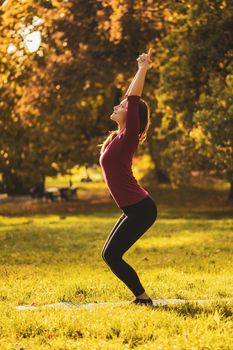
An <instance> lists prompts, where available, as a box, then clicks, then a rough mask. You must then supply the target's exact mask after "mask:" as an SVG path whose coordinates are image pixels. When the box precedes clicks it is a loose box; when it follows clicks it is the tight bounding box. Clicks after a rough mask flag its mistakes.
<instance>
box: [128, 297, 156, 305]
mask: <svg viewBox="0 0 233 350" xmlns="http://www.w3.org/2000/svg"><path fill="white" fill-rule="evenodd" d="M131 304H139V305H153V300H152V299H151V298H149V299H140V298H135V299H134V300H132V301H131Z"/></svg>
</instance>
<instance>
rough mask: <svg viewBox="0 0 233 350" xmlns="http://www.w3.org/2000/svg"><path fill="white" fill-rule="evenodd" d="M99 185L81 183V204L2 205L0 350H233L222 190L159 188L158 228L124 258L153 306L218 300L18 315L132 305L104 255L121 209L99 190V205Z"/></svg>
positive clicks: (229, 229)
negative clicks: (65, 304)
mask: <svg viewBox="0 0 233 350" xmlns="http://www.w3.org/2000/svg"><path fill="white" fill-rule="evenodd" d="M88 186H89V187H88ZM94 186H95V185H94V184H80V189H81V192H80V193H82V195H83V197H82V198H80V200H79V201H75V202H73V203H52V204H47V203H34V204H33V205H29V204H27V203H25V204H23V203H17V204H12V203H6V204H2V205H1V206H0V214H1V216H0V242H1V255H0V273H1V284H0V307H1V322H0V331H1V339H0V349H1V350H2V349H33V350H36V349H62V350H63V349H88V350H89V349H91V350H94V349H116V350H119V349H132V348H134V349H165V350H167V349H178V350H180V349H185V350H186V349H190V350H197V349H211V350H212V349H214V350H218V349H219V350H220V349H221V350H222V349H224V350H225V349H229V350H231V349H233V301H231V302H229V301H227V300H226V299H225V298H232V300H233V254H232V253H233V210H232V205H231V204H230V203H229V202H228V201H227V200H226V196H227V190H226V189H224V190H222V191H220V190H219V189H215V190H214V189H206V190H204V189H201V188H199V189H198V188H191V187H190V188H188V189H187V188H184V189H181V190H172V189H169V188H168V187H164V186H162V187H157V189H156V190H153V191H152V195H153V197H154V198H155V199H156V202H157V206H158V218H157V221H156V222H155V223H154V224H153V226H152V227H151V228H150V229H149V230H148V231H147V232H146V233H145V234H144V236H142V237H141V239H140V240H139V241H137V242H136V243H135V244H134V245H133V246H132V247H131V249H130V250H129V251H128V252H126V253H125V255H124V258H125V260H126V261H128V262H129V263H131V264H132V266H133V267H134V268H135V269H136V271H137V272H138V274H139V276H140V279H141V281H142V283H143V285H144V287H145V288H146V291H147V292H148V294H149V295H150V296H151V297H152V298H153V299H157V298H158V299H162V298H181V299H216V301H215V302H214V303H208V304H202V305H201V304H196V303H185V304H177V305H170V306H166V307H165V306H163V307H162V306H161V307H159V308H157V309H154V310H151V309H148V308H146V307H144V306H137V305H126V306H120V305H117V306H112V305H109V306H106V307H99V308H93V309H89V310H85V309H80V310H78V309H77V310H74V309H69V310H65V309H50V310H49V309H41V310H26V311H19V310H16V309H15V307H16V306H17V305H22V304H31V303H36V304H37V305H43V304H47V303H56V302H59V301H72V302H75V303H88V302H94V301H97V302H102V301H111V302H113V301H126V300H132V299H133V295H132V293H131V291H129V290H128V288H127V287H126V286H125V285H124V284H123V283H122V282H121V281H120V280H119V279H118V278H117V277H116V276H115V275H114V274H113V273H112V271H111V270H110V269H109V267H108V266H107V265H106V264H105V262H104V261H103V260H102V258H101V248H102V246H103V244H104V242H105V239H106V238H107V235H108V233H109V231H110V230H111V228H112V226H113V225H114V223H115V221H116V220H117V219H118V217H119V215H120V214H121V212H120V211H119V210H118V208H117V207H116V206H115V205H114V203H113V202H112V201H111V199H110V198H109V197H108V196H107V195H106V191H105V189H104V187H102V189H101V186H100V185H99V184H98V187H99V193H101V196H100V197H101V198H103V200H102V202H99V204H98V195H97V191H96V190H95V191H94V193H93V196H89V197H88V196H87V193H88V188H89V189H90V188H93V187H94ZM81 187H82V188H81ZM103 193H105V197H104V196H103ZM93 198H94V199H95V200H93Z"/></svg>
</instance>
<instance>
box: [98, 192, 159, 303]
mask: <svg viewBox="0 0 233 350" xmlns="http://www.w3.org/2000/svg"><path fill="white" fill-rule="evenodd" d="M121 209H122V212H123V214H121V216H120V217H119V218H118V220H117V222H116V223H115V225H114V227H113V228H112V230H111V232H110V234H109V236H108V237H107V240H106V242H105V244H104V246H103V249H102V252H101V255H102V258H103V259H104V261H105V262H106V263H107V265H108V266H109V267H110V269H111V270H112V272H113V273H114V274H115V275H116V276H117V277H118V278H119V279H120V280H121V281H122V282H124V283H125V284H126V285H127V287H128V288H129V289H130V290H131V291H132V292H133V294H134V295H135V296H136V297H137V296H139V295H140V294H142V293H143V292H144V291H145V289H144V288H143V286H142V284H141V282H140V279H139V277H138V275H137V273H136V271H135V270H134V269H133V268H132V267H131V266H130V265H129V264H127V262H126V261H125V260H123V259H122V256H123V254H124V253H125V252H126V251H127V250H128V249H129V248H130V247H131V246H132V245H133V244H134V243H135V242H136V241H137V240H138V239H139V238H140V237H141V236H142V235H143V233H144V232H146V231H147V230H148V228H149V227H150V226H151V225H152V224H153V223H154V222H155V220H156V218H157V206H156V204H155V202H154V200H153V199H152V198H151V197H150V196H147V197H145V198H143V199H142V200H141V201H139V202H137V203H135V204H132V205H128V206H126V207H122V208H121Z"/></svg>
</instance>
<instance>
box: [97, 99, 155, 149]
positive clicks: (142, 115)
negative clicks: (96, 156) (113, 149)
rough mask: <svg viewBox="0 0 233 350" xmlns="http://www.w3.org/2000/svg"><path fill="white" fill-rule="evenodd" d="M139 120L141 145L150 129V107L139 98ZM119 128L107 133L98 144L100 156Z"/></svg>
mask: <svg viewBox="0 0 233 350" xmlns="http://www.w3.org/2000/svg"><path fill="white" fill-rule="evenodd" d="M139 119H140V131H139V135H138V136H139V144H142V143H143V142H144V141H145V140H146V137H147V131H148V129H149V127H150V107H149V105H148V103H147V102H146V101H145V100H143V99H142V98H140V100H139ZM119 130H120V127H119V126H118V129H116V130H112V131H108V133H109V135H108V136H107V137H106V138H105V140H104V141H103V142H102V143H100V144H98V147H101V149H100V154H102V153H103V151H104V149H105V148H106V147H107V145H108V144H109V143H110V142H111V141H112V140H113V139H114V138H115V137H116V136H117V135H118V133H119Z"/></svg>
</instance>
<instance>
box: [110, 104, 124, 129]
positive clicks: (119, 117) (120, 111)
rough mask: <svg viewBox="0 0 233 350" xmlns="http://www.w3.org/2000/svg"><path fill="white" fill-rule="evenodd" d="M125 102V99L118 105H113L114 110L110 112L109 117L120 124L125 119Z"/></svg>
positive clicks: (122, 123)
mask: <svg viewBox="0 0 233 350" xmlns="http://www.w3.org/2000/svg"><path fill="white" fill-rule="evenodd" d="M126 103H127V99H126V98H125V99H124V100H123V101H121V102H120V103H119V105H116V106H114V112H113V113H112V114H111V116H110V118H111V119H112V120H114V121H115V122H117V123H118V124H119V125H120V126H122V125H124V123H125V119H126V110H125V108H126Z"/></svg>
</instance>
